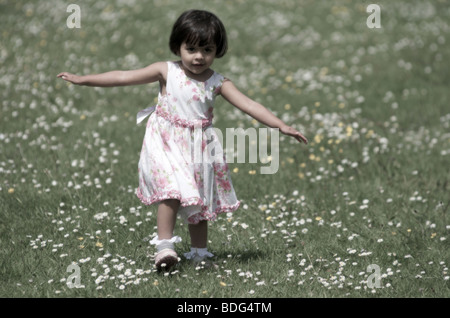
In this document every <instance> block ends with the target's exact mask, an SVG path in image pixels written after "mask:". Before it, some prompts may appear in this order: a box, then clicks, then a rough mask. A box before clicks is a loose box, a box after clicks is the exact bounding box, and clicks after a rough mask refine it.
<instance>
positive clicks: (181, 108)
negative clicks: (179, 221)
mask: <svg viewBox="0 0 450 318" xmlns="http://www.w3.org/2000/svg"><path fill="white" fill-rule="evenodd" d="M224 80H225V79H224V77H223V76H222V75H220V74H218V73H215V72H214V74H213V75H212V76H211V77H210V78H209V79H208V80H207V81H205V82H199V81H196V80H193V79H191V78H189V77H187V76H186V75H185V73H184V71H183V70H182V69H181V68H180V66H179V64H178V63H177V62H168V74H167V83H166V92H167V93H166V95H161V94H160V95H159V97H158V104H157V106H156V110H155V112H154V113H153V114H152V115H151V116H150V118H149V119H148V123H147V126H146V132H145V136H144V140H143V144H142V150H141V155H140V159H139V166H138V173H139V187H138V189H137V191H136V195H137V196H138V198H139V199H140V200H141V202H142V203H144V204H146V205H151V204H154V203H157V202H160V201H162V200H166V199H177V200H179V201H180V203H181V207H180V209H179V212H178V213H179V214H180V216H181V217H182V218H183V219H184V220H185V221H186V222H188V223H193V224H196V223H198V222H200V221H202V220H210V221H213V220H215V219H216V218H217V215H218V214H220V213H223V212H233V211H235V210H236V209H238V207H239V204H240V202H239V201H238V200H237V198H236V194H235V191H234V188H233V185H232V182H231V178H230V172H229V169H228V165H227V164H226V162H225V159H224V158H223V160H222V161H221V162H214V158H211V155H210V152H209V149H208V148H210V147H211V146H212V147H214V149H216V150H220V151H222V153H223V149H222V146H221V144H220V142H219V141H218V140H219V138H218V136H217V135H216V132H215V131H214V129H212V119H213V110H214V100H215V98H216V96H217V95H219V94H220V87H221V85H222V83H223V81H224ZM196 128H201V129H200V130H198V129H196ZM199 131H200V134H201V138H202V139H201V143H199V142H198V141H197V142H196V138H198V136H197V137H196V136H195V134H198V133H199ZM207 141H208V142H209V144H208V146H207ZM211 143H212V144H211ZM196 147H197V148H198V149H196Z"/></svg>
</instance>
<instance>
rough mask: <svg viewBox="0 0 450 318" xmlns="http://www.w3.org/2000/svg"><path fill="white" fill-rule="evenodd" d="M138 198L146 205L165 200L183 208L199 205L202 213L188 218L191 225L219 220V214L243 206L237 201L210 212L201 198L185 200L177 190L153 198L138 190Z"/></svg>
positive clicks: (158, 194)
mask: <svg viewBox="0 0 450 318" xmlns="http://www.w3.org/2000/svg"><path fill="white" fill-rule="evenodd" d="M136 196H137V197H138V198H139V200H140V201H141V202H142V203H143V204H145V205H152V204H154V203H157V202H160V201H163V200H168V199H175V200H179V201H180V204H181V206H182V207H187V206H195V205H199V206H200V207H201V211H199V212H198V213H195V214H194V215H191V216H190V217H188V218H187V221H188V223H190V224H198V223H199V222H200V221H215V220H216V219H217V215H218V214H221V213H228V212H234V211H236V210H237V209H238V208H239V206H240V204H241V202H240V201H237V202H236V203H235V204H232V205H224V206H219V207H217V208H216V210H215V211H213V212H209V211H208V206H206V205H205V204H204V202H203V200H202V199H201V198H199V197H191V198H187V199H183V198H182V197H181V193H180V192H179V191H176V190H172V191H168V192H161V193H157V194H155V195H153V196H151V197H145V196H144V195H143V194H142V191H141V189H140V188H138V189H137V191H136Z"/></svg>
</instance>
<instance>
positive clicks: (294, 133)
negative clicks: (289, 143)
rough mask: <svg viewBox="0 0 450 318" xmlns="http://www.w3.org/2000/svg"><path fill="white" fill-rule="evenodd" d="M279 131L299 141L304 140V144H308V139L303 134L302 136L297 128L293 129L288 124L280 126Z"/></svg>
mask: <svg viewBox="0 0 450 318" xmlns="http://www.w3.org/2000/svg"><path fill="white" fill-rule="evenodd" d="M280 131H281V133H283V134H285V135H287V136H291V137H294V138H295V139H297V140H298V141H299V142H304V143H305V144H308V139H306V137H305V136H303V135H302V134H301V133H300V132H298V131H297V130H295V129H294V128H292V127H290V126H287V125H285V126H282V127H281V128H280Z"/></svg>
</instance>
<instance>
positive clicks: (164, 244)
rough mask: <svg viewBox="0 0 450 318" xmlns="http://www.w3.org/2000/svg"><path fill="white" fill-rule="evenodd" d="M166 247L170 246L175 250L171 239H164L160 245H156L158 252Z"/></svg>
mask: <svg viewBox="0 0 450 318" xmlns="http://www.w3.org/2000/svg"><path fill="white" fill-rule="evenodd" d="M166 248H170V249H171V250H173V249H174V246H173V243H172V242H171V241H169V240H162V241H161V242H160V243H159V244H158V245H156V249H157V250H158V252H160V251H162V250H164V249H166Z"/></svg>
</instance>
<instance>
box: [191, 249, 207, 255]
mask: <svg viewBox="0 0 450 318" xmlns="http://www.w3.org/2000/svg"><path fill="white" fill-rule="evenodd" d="M191 253H197V254H199V255H205V254H206V253H208V248H207V247H205V248H198V247H191Z"/></svg>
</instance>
